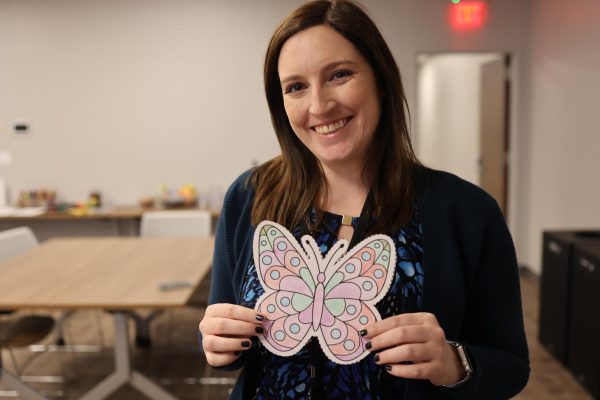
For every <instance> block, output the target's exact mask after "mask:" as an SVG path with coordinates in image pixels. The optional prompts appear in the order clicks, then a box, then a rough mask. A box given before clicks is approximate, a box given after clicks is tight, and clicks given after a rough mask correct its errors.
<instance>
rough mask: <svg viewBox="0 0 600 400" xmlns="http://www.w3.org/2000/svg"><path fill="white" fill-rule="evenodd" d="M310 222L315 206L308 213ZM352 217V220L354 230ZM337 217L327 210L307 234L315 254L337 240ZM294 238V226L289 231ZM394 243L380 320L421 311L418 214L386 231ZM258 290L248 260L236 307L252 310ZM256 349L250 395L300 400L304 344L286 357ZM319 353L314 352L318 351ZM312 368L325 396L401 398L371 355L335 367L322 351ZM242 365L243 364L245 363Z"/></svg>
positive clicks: (398, 384)
mask: <svg viewBox="0 0 600 400" xmlns="http://www.w3.org/2000/svg"><path fill="white" fill-rule="evenodd" d="M311 218H312V219H313V222H314V220H315V218H316V212H315V210H313V211H312V213H311ZM357 221H358V219H357V218H354V219H353V220H352V225H353V227H354V228H355V229H356V223H357ZM341 222H342V216H341V215H336V214H332V213H328V212H324V213H323V217H322V220H321V223H320V225H319V227H318V229H317V230H316V231H315V232H314V233H313V237H314V238H315V240H316V242H317V245H318V246H319V248H320V250H321V253H323V254H325V253H326V252H327V251H329V249H330V248H331V247H332V246H333V245H334V244H335V243H336V242H337V233H336V232H337V231H338V230H339V227H340V225H341ZM293 234H294V236H295V237H296V239H299V238H300V228H299V227H297V228H296V229H295V230H294V232H293ZM390 236H391V237H392V239H393V240H394V242H395V245H396V253H397V264H396V269H395V276H394V280H393V283H392V285H391V287H390V290H389V292H388V293H387V295H386V296H385V297H384V298H383V299H382V300H381V301H380V302H379V303H377V305H376V307H377V309H378V310H379V312H380V314H381V316H382V318H387V317H390V316H392V315H397V314H401V313H406V312H416V311H420V310H421V303H422V298H423V278H424V276H423V263H422V260H423V247H422V231H421V225H420V222H419V216H418V212H416V211H415V213H414V215H413V218H412V219H411V221H410V222H409V223H408V224H406V226H404V227H403V228H402V229H401V230H400V232H397V233H396V234H395V235H390ZM263 293H264V291H263V288H262V286H261V284H260V281H259V279H258V276H257V274H256V268H255V266H254V261H251V262H250V265H249V266H248V270H247V273H246V277H245V280H244V283H243V285H242V291H241V305H243V306H246V307H250V308H254V306H255V304H256V301H257V299H258V298H259V297H260V296H261V295H262V294H263ZM253 346H255V347H256V350H257V351H258V354H259V356H258V360H259V361H258V365H253V366H252V368H253V369H254V368H258V370H257V374H256V375H255V376H258V381H257V382H255V385H256V388H255V390H254V389H252V392H253V393H255V395H254V399H282V398H285V399H291V400H295V399H306V398H307V395H308V390H309V385H310V380H311V378H310V366H311V358H310V352H309V349H308V347H309V346H308V345H307V346H305V347H304V348H303V349H302V350H300V351H299V352H298V353H297V354H296V355H294V356H292V357H280V356H277V355H275V354H273V353H271V352H269V351H268V350H267V349H265V348H264V347H263V346H262V345H261V343H260V341H258V340H254V341H253ZM319 351H320V350H319ZM321 359H322V360H323V362H322V365H320V366H319V369H318V376H317V378H316V379H318V385H319V390H320V391H321V392H322V393H323V394H324V395H325V396H326V398H327V399H360V400H365V399H387V398H389V397H390V395H391V394H392V393H393V395H394V399H401V398H402V394H403V393H404V379H400V378H395V377H393V376H391V375H390V374H388V373H387V372H386V371H385V370H384V367H383V366H378V365H377V364H375V362H374V361H373V354H370V355H369V356H367V357H365V358H364V359H362V360H361V361H360V362H357V363H355V364H351V365H339V364H336V363H334V362H332V361H330V360H329V359H327V358H326V357H325V356H324V355H323V356H322V357H321ZM247 368H248V367H247Z"/></svg>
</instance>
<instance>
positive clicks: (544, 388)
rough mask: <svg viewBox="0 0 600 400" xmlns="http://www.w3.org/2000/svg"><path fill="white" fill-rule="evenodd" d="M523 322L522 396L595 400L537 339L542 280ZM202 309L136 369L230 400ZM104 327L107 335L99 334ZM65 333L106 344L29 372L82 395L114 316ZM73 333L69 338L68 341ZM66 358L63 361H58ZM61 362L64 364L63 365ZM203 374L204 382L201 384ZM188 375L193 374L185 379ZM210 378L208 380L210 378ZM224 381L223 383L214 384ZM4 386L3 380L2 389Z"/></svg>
mask: <svg viewBox="0 0 600 400" xmlns="http://www.w3.org/2000/svg"><path fill="white" fill-rule="evenodd" d="M521 286H522V293H523V308H524V314H525V325H526V329H527V335H528V338H529V347H530V354H531V367H532V373H531V378H530V380H529V384H528V385H527V387H526V388H525V390H524V391H523V392H522V393H521V394H519V395H518V396H517V397H516V399H518V400H546V399H548V400H567V399H568V400H591V399H592V398H591V396H589V395H588V394H586V392H585V391H584V390H583V389H582V388H581V387H580V386H579V384H578V383H577V382H576V381H575V379H573V377H572V376H571V375H570V374H569V373H568V371H566V370H565V369H564V368H562V367H561V365H560V364H559V363H558V362H556V361H555V360H554V359H553V358H552V357H551V356H550V355H549V354H548V353H547V352H546V351H545V350H544V349H543V348H542V347H541V346H540V345H539V344H538V342H537V339H536V338H537V319H538V316H537V314H538V283H537V281H536V280H535V279H534V278H531V277H527V276H525V277H523V279H522V285H521ZM200 319H201V311H199V310H196V309H191V308H190V309H183V310H177V311H172V312H168V313H166V314H165V315H163V316H161V317H160V318H158V319H157V320H156V322H157V323H156V324H155V325H154V326H153V337H154V338H155V346H154V349H153V350H152V351H150V352H148V351H143V350H138V349H133V350H132V352H133V353H132V354H133V363H134V366H135V368H136V369H138V370H140V371H142V372H143V373H144V374H146V375H148V376H150V377H152V378H153V379H155V380H157V381H159V382H160V383H162V384H163V385H165V387H166V388H167V390H169V391H170V392H172V393H173V394H175V395H176V396H177V397H179V398H180V399H182V400H187V399H190V400H191V399H211V400H212V399H214V400H219V399H227V398H228V392H229V390H230V388H231V385H230V383H231V381H232V379H233V378H235V373H222V372H217V371H214V370H212V369H211V368H208V369H205V368H204V363H203V361H202V355H201V354H199V353H198V346H197V342H196V325H197V322H198V321H199V320H200ZM98 326H102V327H103V332H104V333H103V335H102V336H103V338H102V339H101V338H100V336H99V334H98ZM67 328H68V329H67V331H68V332H70V333H71V335H70V336H72V337H73V338H76V341H77V342H78V343H89V344H98V343H100V342H102V343H104V345H105V348H104V350H102V351H101V352H100V353H89V354H77V355H73V354H70V353H60V354H58V353H48V354H42V355H40V356H39V357H37V358H36V359H35V360H34V361H32V362H31V363H30V364H29V365H28V366H27V369H26V374H27V375H34V374H62V375H65V376H66V377H67V384H66V385H64V386H63V385H61V384H36V387H38V388H40V389H42V390H46V391H48V392H49V393H50V394H53V393H55V392H56V391H60V390H64V391H65V392H64V395H63V397H62V398H63V399H65V400H70V399H76V398H78V397H79V396H80V395H81V394H82V393H84V392H85V391H87V390H89V389H90V388H91V387H92V386H93V385H94V384H95V383H97V382H98V381H99V380H101V379H102V378H103V377H105V376H107V375H108V374H109V373H110V372H111V368H112V362H113V357H112V350H111V348H110V347H108V346H110V344H111V338H112V326H111V319H110V317H109V316H107V315H106V314H103V313H100V312H93V311H85V312H83V311H81V312H78V313H76V314H75V315H74V316H73V317H72V318H71V319H70V320H69V322H68V326H67ZM68 338H69V337H67V339H68ZM27 357H29V353H28V352H26V351H18V352H17V359H18V360H19V363H20V364H21V363H22V362H23V360H24V359H26V358H27ZM3 359H4V362H5V365H7V366H8V367H9V368H12V364H11V362H10V357H9V354H8V353H7V352H6V351H4V352H3ZM59 360H62V362H59ZM61 365H62V368H61ZM200 377H203V378H202V379H203V381H204V382H205V383H209V384H206V385H200V384H198V383H199V381H200V379H199V378H200ZM186 378H189V379H187V380H186ZM207 378H208V379H207ZM215 383H225V384H215ZM2 388H3V386H2V385H1V384H0V389H2ZM110 399H111V400H134V399H144V396H143V395H142V394H140V393H139V392H137V391H135V390H134V389H132V388H131V387H124V388H122V389H120V390H119V391H117V392H116V393H115V394H114V395H112V396H111V397H110Z"/></svg>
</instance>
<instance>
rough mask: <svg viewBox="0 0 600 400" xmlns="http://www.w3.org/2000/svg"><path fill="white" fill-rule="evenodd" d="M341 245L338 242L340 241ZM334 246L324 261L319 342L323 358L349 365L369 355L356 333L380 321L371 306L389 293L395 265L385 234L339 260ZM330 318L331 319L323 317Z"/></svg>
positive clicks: (357, 246) (361, 243)
mask: <svg viewBox="0 0 600 400" xmlns="http://www.w3.org/2000/svg"><path fill="white" fill-rule="evenodd" d="M340 242H341V241H340ZM340 242H338V243H336V246H334V247H333V248H332V249H331V251H330V253H329V254H328V255H327V257H326V258H325V261H324V263H325V264H326V269H325V276H326V280H325V282H327V283H326V286H325V301H324V303H325V306H324V309H325V310H326V312H324V317H323V318H322V320H321V327H320V331H319V341H320V343H321V347H322V348H323V351H324V352H325V354H327V356H328V357H329V358H330V359H331V360H333V361H335V362H337V363H339V364H352V363H355V362H358V361H360V360H361V359H363V358H364V357H366V356H367V354H368V353H369V352H368V350H367V349H366V348H365V347H364V346H365V341H364V339H363V338H362V337H361V336H360V334H359V332H360V331H361V330H363V329H364V328H365V326H366V325H368V324H370V323H373V322H375V321H377V320H380V319H381V316H380V315H379V312H378V311H377V309H376V308H375V304H376V303H377V302H378V301H379V300H381V299H382V298H383V297H384V296H385V295H386V293H387V291H388V290H389V287H390V285H391V282H392V279H393V276H394V274H393V271H394V268H395V265H396V251H395V246H394V242H393V241H392V239H391V238H389V237H388V236H385V235H374V236H371V237H369V238H367V239H365V240H363V241H362V242H360V243H359V244H357V245H356V246H355V247H354V248H353V249H351V250H350V251H349V252H348V253H347V254H346V255H344V256H343V257H341V258H336V254H339V252H338V251H336V250H337V249H338V247H337V246H340V248H342V247H344V246H347V243H340ZM329 315H331V318H329V319H328V318H326V317H329Z"/></svg>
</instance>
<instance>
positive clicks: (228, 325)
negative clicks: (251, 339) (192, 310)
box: [201, 318, 264, 336]
mask: <svg viewBox="0 0 600 400" xmlns="http://www.w3.org/2000/svg"><path fill="white" fill-rule="evenodd" d="M201 330H202V334H203V335H219V336H226V335H235V336H256V335H257V334H261V333H263V331H264V328H263V327H262V326H257V325H256V324H254V323H251V322H246V321H238V320H235V319H229V318H210V319H208V320H206V322H205V321H203V327H202V329H201Z"/></svg>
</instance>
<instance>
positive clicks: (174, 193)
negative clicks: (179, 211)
mask: <svg viewBox="0 0 600 400" xmlns="http://www.w3.org/2000/svg"><path fill="white" fill-rule="evenodd" d="M159 192H160V199H161V202H162V205H163V207H165V208H176V207H193V206H196V205H198V191H197V190H196V187H195V186H194V185H192V184H187V185H184V186H182V187H181V188H179V189H173V188H169V187H168V186H167V185H165V184H162V185H160V187H159Z"/></svg>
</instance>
